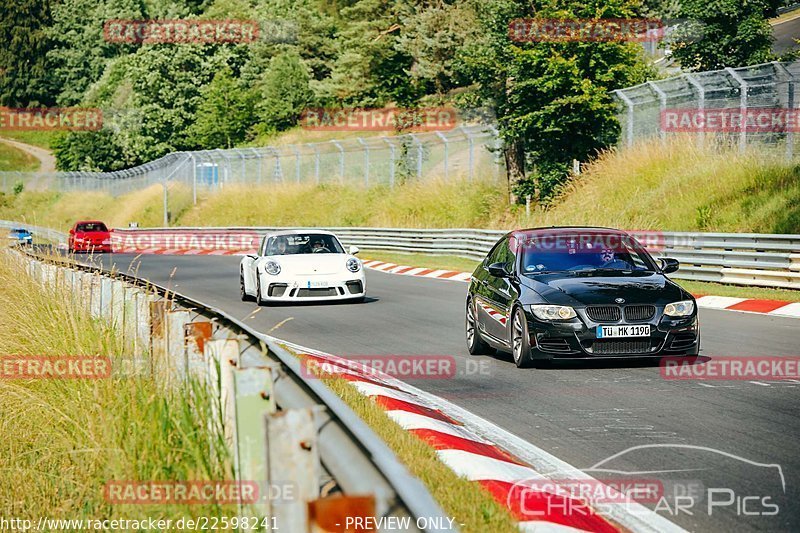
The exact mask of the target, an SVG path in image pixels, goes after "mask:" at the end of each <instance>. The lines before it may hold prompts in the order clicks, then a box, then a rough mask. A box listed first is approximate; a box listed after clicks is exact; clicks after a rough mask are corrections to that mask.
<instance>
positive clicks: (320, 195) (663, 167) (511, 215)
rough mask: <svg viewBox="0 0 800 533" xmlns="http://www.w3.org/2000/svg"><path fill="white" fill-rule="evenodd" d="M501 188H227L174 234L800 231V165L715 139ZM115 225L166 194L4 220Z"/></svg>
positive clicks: (76, 199)
mask: <svg viewBox="0 0 800 533" xmlns="http://www.w3.org/2000/svg"><path fill="white" fill-rule="evenodd" d="M507 198H508V193H507V184H506V183H505V182H504V180H502V179H501V180H499V181H498V182H495V181H494V180H492V179H491V178H489V179H476V180H475V181H468V180H466V179H465V178H463V177H462V178H453V179H451V180H448V181H446V180H444V179H442V178H429V179H425V180H422V181H417V180H410V181H408V182H406V183H404V184H402V185H398V186H397V187H395V188H394V189H389V188H388V187H387V186H375V187H372V188H365V187H363V186H359V185H342V184H321V185H316V184H285V185H269V186H266V185H265V186H261V187H257V186H253V185H247V186H235V185H234V186H230V185H229V186H226V187H225V189H224V190H222V191H218V192H217V191H215V192H201V196H200V201H199V203H198V205H192V203H191V195H190V192H189V191H188V189H187V188H185V187H179V188H176V189H175V190H173V191H171V192H170V211H172V213H173V225H192V226H230V225H261V226H327V227H335V226H373V227H380V226H387V227H420V228H422V227H429V228H446V227H451V228H452V227H476V228H498V229H510V228H514V227H533V226H549V225H577V224H586V225H602V226H614V227H621V228H627V229H661V230H667V231H669V230H671V231H722V232H764V233H798V232H800V165H797V164H792V163H789V162H787V161H786V160H785V158H784V154H783V153H782V152H781V153H778V152H775V151H773V150H771V149H767V148H759V147H751V149H750V150H749V151H748V152H747V153H745V154H739V152H738V150H736V148H735V147H727V146H721V145H719V144H718V143H715V142H714V140H713V139H711V138H709V139H708V142H707V143H706V145H705V147H703V148H700V147H698V145H697V143H696V142H695V141H694V139H689V138H685V137H676V138H673V139H671V140H670V141H669V142H667V143H666V144H664V145H662V144H661V143H659V142H650V143H642V144H640V145H637V146H634V147H632V148H630V149H625V150H610V151H608V152H606V153H605V154H603V155H601V156H600V157H598V158H597V159H596V160H595V161H594V162H592V163H591V164H589V165H587V167H586V169H585V171H584V173H583V174H582V175H581V176H580V177H578V178H575V179H573V180H572V181H570V182H569V183H568V184H567V185H566V186H565V187H564V188H563V191H562V193H561V195H560V196H559V197H558V198H556V199H555V200H554V201H552V202H550V203H549V204H548V205H547V206H544V205H543V206H536V205H534V206H533V209H532V210H531V213H530V215H527V214H526V210H525V208H524V206H519V205H515V206H510V205H508V200H507ZM90 216H91V217H94V218H101V219H103V220H106V221H108V222H109V223H111V224H112V225H115V226H125V225H127V223H128V222H131V221H137V222H139V225H140V226H142V227H144V226H160V225H161V224H162V217H163V216H162V196H161V188H160V187H159V186H154V187H152V188H150V189H146V190H144V191H139V192H136V193H132V194H130V195H127V196H124V197H120V198H116V199H114V198H110V197H107V196H104V195H91V194H69V195H58V194H53V193H25V192H24V193H22V194H21V195H19V197H17V198H15V199H11V200H9V199H8V198H6V199H5V200H3V201H0V218H5V219H16V220H21V219H22V218H23V217H24V218H25V219H26V220H27V221H28V222H31V223H39V224H41V225H48V226H53V227H60V228H64V227H67V226H69V225H70V224H71V223H72V222H73V221H74V220H76V219H77V218H81V217H90Z"/></svg>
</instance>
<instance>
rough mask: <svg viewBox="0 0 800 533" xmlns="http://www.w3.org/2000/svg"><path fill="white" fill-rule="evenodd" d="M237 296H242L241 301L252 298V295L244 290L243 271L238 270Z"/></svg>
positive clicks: (247, 300)
mask: <svg viewBox="0 0 800 533" xmlns="http://www.w3.org/2000/svg"><path fill="white" fill-rule="evenodd" d="M239 296H240V297H241V298H242V301H243V302H249V301H250V300H252V299H253V297H252V296H250V295H249V294H247V293H246V292H245V290H244V271H243V270H240V271H239Z"/></svg>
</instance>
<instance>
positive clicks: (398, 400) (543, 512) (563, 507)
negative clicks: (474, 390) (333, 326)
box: [279, 341, 681, 533]
mask: <svg viewBox="0 0 800 533" xmlns="http://www.w3.org/2000/svg"><path fill="white" fill-rule="evenodd" d="M279 342H282V343H284V344H286V345H287V346H289V347H291V348H292V349H294V350H295V351H296V352H298V355H299V356H300V357H304V358H309V359H313V360H314V361H315V362H316V363H318V364H326V365H331V366H334V367H337V368H338V369H340V370H337V371H336V375H337V376H338V377H341V378H344V379H346V380H348V381H349V382H350V383H351V384H352V385H353V386H354V387H355V388H356V389H357V390H358V391H359V392H360V393H361V394H363V395H364V396H367V397H370V398H372V399H373V400H374V401H375V403H377V404H378V406H380V407H381V408H382V409H383V410H384V411H385V412H386V414H387V415H388V416H389V418H391V419H392V420H393V421H394V422H396V423H397V424H398V425H399V426H401V427H402V428H403V429H404V430H406V431H408V432H409V433H411V434H413V435H415V436H416V437H418V438H419V439H421V440H422V441H424V442H425V443H426V444H428V445H429V446H431V447H432V448H434V449H435V450H436V454H437V456H438V458H439V459H440V460H441V461H442V462H443V463H444V464H445V465H446V466H447V467H449V468H450V469H451V470H453V471H454V472H455V473H456V474H458V475H459V476H461V477H463V478H466V479H468V480H470V481H473V482H475V483H478V484H480V485H481V486H482V487H483V488H484V489H486V490H487V491H489V493H491V495H492V496H493V498H494V499H495V500H496V501H497V502H498V503H500V504H501V505H503V506H504V507H507V508H508V510H509V511H510V512H511V514H512V515H513V516H514V518H515V519H516V520H518V521H519V525H520V530H521V531H537V532H538V531H548V532H557V533H567V532H571V533H575V532H576V531H591V532H616V531H627V530H635V529H636V526H635V525H634V523H629V522H628V519H629V517H626V513H628V511H627V509H630V506H631V505H634V506H637V507H638V505H639V504H636V503H632V504H631V503H630V502H629V503H626V504H622V503H620V504H619V505H618V507H617V510H616V511H615V512H607V508H608V504H604V508H606V511H604V512H595V511H594V508H593V507H592V506H591V505H589V504H588V503H587V502H586V501H582V500H579V499H577V498H574V497H571V496H569V495H563V493H562V494H554V493H552V492H548V491H547V490H546V489H544V488H542V486H543V485H544V484H543V483H540V484H539V485H540V486H539V487H538V488H537V484H536V483H537V482H543V481H547V480H548V479H549V478H547V477H546V476H544V475H542V473H541V472H539V471H537V470H536V469H535V468H534V467H533V466H531V465H530V464H527V463H526V462H525V461H523V460H521V459H519V458H517V457H515V456H513V455H512V454H511V453H509V452H507V451H506V450H504V449H502V448H501V447H500V446H498V445H497V444H495V443H493V442H490V441H489V440H487V439H486V438H484V437H481V436H480V435H478V434H477V433H476V432H474V431H472V430H471V429H470V428H469V427H467V426H466V425H464V424H463V423H461V422H459V421H458V420H456V419H455V418H454V417H452V416H450V415H449V414H448V413H446V412H445V411H444V410H443V409H440V408H438V407H437V406H436V405H434V404H433V403H431V401H430V400H429V399H426V397H424V396H422V394H424V393H421V391H419V389H416V388H415V387H413V386H411V385H408V384H406V383H404V382H403V381H400V380H398V379H396V378H394V377H391V376H389V375H387V374H385V373H382V372H380V371H377V370H376V369H373V368H367V367H365V366H364V365H363V364H362V363H360V362H357V361H353V360H348V359H345V358H342V357H338V356H335V355H331V354H327V353H324V352H319V351H316V350H311V349H309V348H305V347H302V346H298V345H294V344H292V343H286V342H285V341H279ZM428 396H429V398H436V399H437V400H441V399H439V398H437V397H435V396H431V395H428ZM441 401H442V402H444V401H443V400H441ZM520 484H522V485H520ZM578 509H581V511H577V510H578ZM638 509H639V512H640V513H642V514H643V516H638V518H637V520H639V522H636V523H638V524H641V520H646V521H649V522H650V523H652V522H653V521H655V522H657V523H659V524H660V525H661V527H660V528H658V529H664V530H667V531H681V529H680V528H678V527H676V526H675V525H674V524H672V523H670V522H668V521H666V520H665V519H664V518H663V517H660V516H658V515H656V514H655V513H653V512H652V511H649V510H647V509H644V508H641V507H640V508H638ZM637 515H638V513H637ZM611 516H613V518H612V517H611Z"/></svg>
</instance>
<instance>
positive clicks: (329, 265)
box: [265, 253, 352, 276]
mask: <svg viewBox="0 0 800 533" xmlns="http://www.w3.org/2000/svg"><path fill="white" fill-rule="evenodd" d="M350 257H352V256H350V255H347V254H325V253H318V254H296V255H276V256H272V257H268V258H265V259H266V260H267V261H269V260H272V261H276V262H277V263H278V264H279V265H280V266H281V273H285V274H293V275H298V276H319V275H325V274H337V273H339V272H342V271H343V270H345V269H346V268H347V267H346V263H347V260H348V259H350Z"/></svg>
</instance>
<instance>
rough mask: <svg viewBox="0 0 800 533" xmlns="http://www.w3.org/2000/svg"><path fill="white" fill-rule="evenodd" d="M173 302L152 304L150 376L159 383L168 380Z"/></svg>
mask: <svg viewBox="0 0 800 533" xmlns="http://www.w3.org/2000/svg"><path fill="white" fill-rule="evenodd" d="M170 305H171V302H170V301H169V300H167V299H160V300H154V301H151V302H150V374H151V375H152V376H154V377H155V378H156V380H157V381H164V380H166V379H167V378H168V373H169V365H168V364H167V361H168V357H167V313H168V312H169V309H170Z"/></svg>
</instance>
